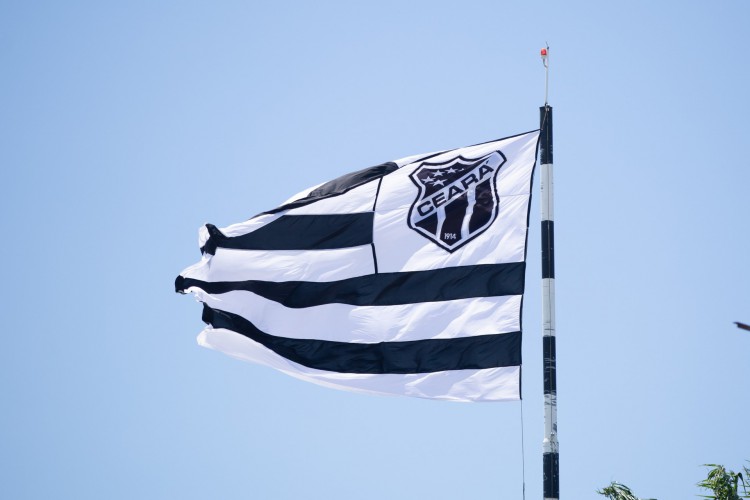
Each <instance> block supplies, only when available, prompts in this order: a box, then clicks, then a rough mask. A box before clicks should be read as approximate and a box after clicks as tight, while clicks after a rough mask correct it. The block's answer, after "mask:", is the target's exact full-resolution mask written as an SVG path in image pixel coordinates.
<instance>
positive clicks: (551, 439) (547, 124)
mask: <svg viewBox="0 0 750 500" xmlns="http://www.w3.org/2000/svg"><path fill="white" fill-rule="evenodd" d="M542 62H543V63H544V68H545V85H544V106H542V107H541V108H539V122H540V126H539V128H540V129H541V131H540V135H541V137H540V140H539V156H540V164H541V168H542V183H541V184H542V185H541V190H542V195H541V196H542V323H543V329H544V336H543V338H542V342H543V356H544V359H543V370H544V441H543V450H544V455H543V466H542V467H543V481H544V483H543V488H544V498H545V500H548V499H549V500H552V499H555V500H557V499H559V498H560V454H559V446H558V442H557V374H556V370H557V361H556V354H555V351H556V349H555V222H554V220H555V219H554V203H553V198H552V195H553V189H552V187H553V182H552V107H551V106H550V105H549V104H548V103H547V93H548V88H549V47H547V48H544V49H542Z"/></svg>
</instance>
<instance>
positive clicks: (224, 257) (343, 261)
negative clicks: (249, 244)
mask: <svg viewBox="0 0 750 500" xmlns="http://www.w3.org/2000/svg"><path fill="white" fill-rule="evenodd" d="M202 262H203V264H202V265H201V266H198V267H196V266H193V267H191V268H188V269H186V270H185V271H184V272H183V273H182V275H183V276H184V277H186V278H193V279H199V280H202V281H245V280H261V281H319V282H325V281H337V280H343V279H347V278H354V277H356V276H364V275H367V274H372V273H374V272H375V264H374V262H373V258H372V247H371V246H370V245H363V246H358V247H352V248H339V249H336V250H235V249H232V248H217V249H216V255H214V256H213V258H212V259H211V260H210V261H205V260H204V261H202Z"/></svg>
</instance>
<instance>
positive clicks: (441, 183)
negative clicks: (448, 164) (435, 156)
mask: <svg viewBox="0 0 750 500" xmlns="http://www.w3.org/2000/svg"><path fill="white" fill-rule="evenodd" d="M432 185H433V186H443V185H445V181H444V180H443V179H438V180H436V181H435V182H433V183H432Z"/></svg>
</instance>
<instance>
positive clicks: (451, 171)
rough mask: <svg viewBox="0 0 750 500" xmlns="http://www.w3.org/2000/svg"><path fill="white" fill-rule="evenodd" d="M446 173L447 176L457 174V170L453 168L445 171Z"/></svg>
mask: <svg viewBox="0 0 750 500" xmlns="http://www.w3.org/2000/svg"><path fill="white" fill-rule="evenodd" d="M446 172H448V173H449V174H455V173H456V172H457V170H456V169H455V168H453V167H451V168H449V169H448V170H446Z"/></svg>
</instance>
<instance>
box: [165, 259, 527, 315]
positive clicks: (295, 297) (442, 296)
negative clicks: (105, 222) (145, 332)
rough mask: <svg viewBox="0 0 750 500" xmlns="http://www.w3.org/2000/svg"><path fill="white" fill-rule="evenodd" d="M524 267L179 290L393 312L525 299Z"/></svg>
mask: <svg viewBox="0 0 750 500" xmlns="http://www.w3.org/2000/svg"><path fill="white" fill-rule="evenodd" d="M525 269H526V263H525V262H513V263H509V264H482V265H476V266H462V267H447V268H444V269H433V270H429V271H413V272H403V273H380V274H369V275H366V276H359V277H356V278H349V279H345V280H340V281H330V282H311V281H284V282H279V283H276V282H272V281H257V280H249V281H215V282H207V281H201V280H196V279H193V278H184V277H182V276H178V277H177V279H176V280H175V290H176V291H177V292H184V291H185V290H187V289H188V288H190V287H193V286H194V287H198V288H200V289H202V290H204V291H205V292H207V293H216V294H218V293H226V292H231V291H234V290H246V291H249V292H253V293H254V294H256V295H260V296H261V297H264V298H266V299H268V300H273V301H275V302H278V303H280V304H282V305H284V306H286V307H292V308H303V307H313V306H319V305H323V304H333V303H336V304H350V305H357V306H367V305H371V306H388V305H398V304H411V303H415V302H435V301H443V300H455V299H466V298H471V297H493V296H503V295H521V294H523V291H524V272H525Z"/></svg>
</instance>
